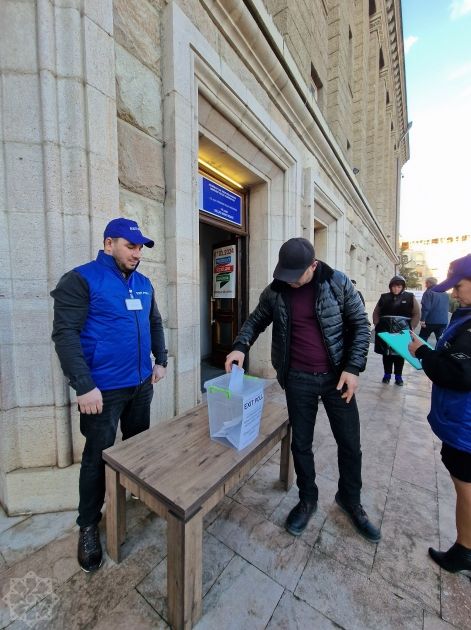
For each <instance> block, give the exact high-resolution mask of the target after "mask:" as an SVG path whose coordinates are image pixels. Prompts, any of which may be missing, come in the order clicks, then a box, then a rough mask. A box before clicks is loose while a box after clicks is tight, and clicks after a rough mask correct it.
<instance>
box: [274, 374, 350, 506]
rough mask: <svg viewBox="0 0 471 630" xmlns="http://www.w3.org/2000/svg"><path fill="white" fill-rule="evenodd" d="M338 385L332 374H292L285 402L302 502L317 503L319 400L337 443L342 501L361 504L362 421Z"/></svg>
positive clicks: (339, 486) (336, 378) (289, 378)
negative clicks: (314, 447)
mask: <svg viewBox="0 0 471 630" xmlns="http://www.w3.org/2000/svg"><path fill="white" fill-rule="evenodd" d="M337 383H338V377H337V376H336V375H335V374H333V373H328V374H309V373H307V372H298V371H297V370H290V372H289V374H288V381H287V386H286V402H287V403H288V413H289V420H290V424H291V427H292V442H291V451H292V453H293V460H294V469H295V471H296V483H297V485H298V488H299V498H300V499H301V500H304V501H317V497H318V489H317V485H316V471H315V466H314V453H313V450H312V442H313V438H314V426H315V423H316V416H317V409H318V405H319V398H320V399H321V400H322V402H323V404H324V408H325V410H326V413H327V416H328V418H329V422H330V427H331V429H332V433H333V435H334V438H335V440H336V442H337V458H338V469H339V484H338V488H339V494H340V498H341V500H342V501H343V502H344V503H345V504H346V505H356V504H358V503H360V492H361V446H360V417H359V414H358V407H357V403H356V400H355V397H353V398H352V400H351V401H350V402H349V403H346V402H345V400H344V399H343V398H341V392H339V391H337V390H336V389H335V388H336V386H337Z"/></svg>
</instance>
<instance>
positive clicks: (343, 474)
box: [226, 238, 381, 543]
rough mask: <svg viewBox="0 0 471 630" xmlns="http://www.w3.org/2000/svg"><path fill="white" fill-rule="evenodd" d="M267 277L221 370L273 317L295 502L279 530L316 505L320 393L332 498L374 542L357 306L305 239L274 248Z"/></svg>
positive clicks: (364, 333)
mask: <svg viewBox="0 0 471 630" xmlns="http://www.w3.org/2000/svg"><path fill="white" fill-rule="evenodd" d="M273 277H274V278H275V280H274V281H273V282H272V283H271V284H270V285H269V286H268V287H266V289H264V291H263V292H262V294H261V296H260V299H259V303H258V305H257V307H256V308H255V310H254V311H253V312H252V313H251V314H250V315H249V317H248V319H247V321H246V322H245V323H244V324H243V326H242V328H241V330H240V332H239V335H238V336H237V337H236V339H235V341H234V344H233V351H232V352H231V353H230V354H228V356H227V357H226V371H230V369H231V365H232V363H234V362H236V363H237V364H238V365H239V366H240V367H241V366H242V364H243V362H244V358H245V354H246V353H247V352H248V350H249V349H250V347H251V346H252V344H253V343H254V342H255V341H256V339H257V338H258V336H259V335H260V333H262V332H263V331H264V330H265V329H266V328H267V326H269V325H270V324H271V323H273V332H272V350H271V359H272V363H273V367H274V368H275V370H276V373H277V378H278V381H279V383H280V385H281V387H283V389H285V391H286V401H287V404H288V413H289V418H290V423H291V426H292V432H293V439H292V444H291V450H292V453H293V459H294V467H295V470H296V477H297V485H298V488H299V503H298V504H297V505H296V506H295V507H294V508H293V509H292V510H291V512H290V513H289V515H288V518H287V520H286V529H287V530H288V531H289V532H290V533H291V534H293V535H295V536H299V534H301V533H302V532H303V531H304V529H305V528H306V526H307V524H308V522H309V519H310V518H311V516H312V515H313V514H314V512H315V511H316V509H317V499H318V489H317V485H316V482H315V479H316V473H315V467H314V455H313V451H312V442H313V437H314V425H315V421H316V415H317V409H318V404H319V398H321V400H322V402H323V404H324V407H325V410H326V413H327V416H328V418H329V422H330V426H331V429H332V433H333V435H334V437H335V440H336V442H337V446H338V467H339V484H338V492H337V494H336V495H335V500H336V502H337V503H338V505H339V506H340V507H341V508H342V509H343V510H344V511H345V512H346V513H347V514H348V515H349V517H350V519H351V521H352V523H353V524H354V526H355V527H356V529H357V530H358V531H359V533H360V534H362V536H364V537H365V538H366V539H368V540H370V541H372V542H375V543H376V542H378V541H379V540H380V538H381V534H380V531H379V529H377V528H376V527H375V526H374V525H373V524H372V523H371V522H370V521H369V519H368V516H367V514H366V513H365V511H364V510H363V507H362V505H361V499H360V492H361V485H362V483H361V446H360V419H359V415H358V407H357V404H356V400H355V391H356V389H357V386H358V374H359V373H360V372H362V371H363V370H364V369H365V365H366V357H367V354H368V348H369V341H370V324H369V322H368V318H367V315H366V313H365V309H364V306H363V304H362V301H361V299H360V296H359V295H358V291H356V289H355V288H354V286H353V285H352V283H351V282H350V280H349V279H348V278H347V276H346V275H345V274H343V273H342V272H340V271H336V270H334V269H332V268H331V267H329V266H328V265H327V264H325V263H323V262H320V261H318V260H316V259H315V253H314V248H313V246H312V244H311V243H310V242H309V241H308V240H306V239H304V238H292V239H290V240H289V241H286V243H284V244H283V245H282V246H281V249H280V253H279V260H278V264H277V266H276V268H275V271H274V272H273Z"/></svg>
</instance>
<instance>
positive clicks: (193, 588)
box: [167, 511, 203, 630]
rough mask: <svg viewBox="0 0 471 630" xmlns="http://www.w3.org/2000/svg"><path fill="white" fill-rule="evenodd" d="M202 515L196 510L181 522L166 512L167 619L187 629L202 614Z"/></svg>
mask: <svg viewBox="0 0 471 630" xmlns="http://www.w3.org/2000/svg"><path fill="white" fill-rule="evenodd" d="M202 547H203V516H202V512H201V511H200V512H198V513H197V514H195V516H193V518H192V519H190V520H189V521H187V522H186V523H184V522H183V521H181V520H180V519H179V518H177V517H176V516H175V515H174V514H172V512H170V511H169V512H168V514H167V592H168V621H169V624H170V626H171V627H172V628H174V629H175V630H183V629H185V630H187V629H189V628H191V627H192V626H193V624H195V623H196V622H197V621H198V619H199V618H200V617H201V612H202V601H201V600H202V592H203V585H202V573H203V567H202V562H203V554H202Z"/></svg>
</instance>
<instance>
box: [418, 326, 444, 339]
mask: <svg viewBox="0 0 471 630" xmlns="http://www.w3.org/2000/svg"><path fill="white" fill-rule="evenodd" d="M445 328H446V324H427V323H426V325H425V328H424V327H423V326H422V327H421V328H420V332H419V337H422V339H423V340H424V341H427V339H428V338H429V337H430V335H431V334H432V333H433V334H434V335H435V339H436V340H437V341H438V340H439V339H440V337H441V336H442V334H443V331H444V330H445Z"/></svg>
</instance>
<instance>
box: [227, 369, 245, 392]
mask: <svg viewBox="0 0 471 630" xmlns="http://www.w3.org/2000/svg"><path fill="white" fill-rule="evenodd" d="M244 372H245V370H244V369H243V368H240V367H239V366H238V365H237V364H236V363H233V364H232V370H231V378H230V379H229V389H230V390H231V392H234V394H240V393H241V392H242V390H243V388H244Z"/></svg>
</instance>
